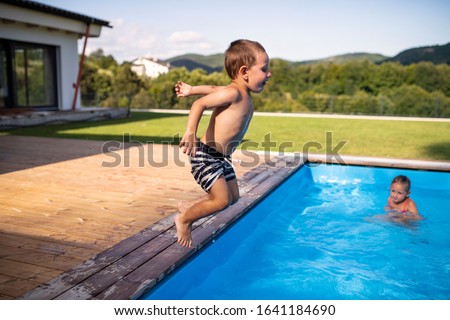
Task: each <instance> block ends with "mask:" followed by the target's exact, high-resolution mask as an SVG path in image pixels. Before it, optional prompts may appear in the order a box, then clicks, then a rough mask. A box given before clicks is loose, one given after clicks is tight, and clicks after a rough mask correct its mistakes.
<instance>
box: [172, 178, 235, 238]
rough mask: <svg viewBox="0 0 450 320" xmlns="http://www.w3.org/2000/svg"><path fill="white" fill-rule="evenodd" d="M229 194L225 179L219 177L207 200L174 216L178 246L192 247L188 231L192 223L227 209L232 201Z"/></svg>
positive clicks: (189, 231)
mask: <svg viewBox="0 0 450 320" xmlns="http://www.w3.org/2000/svg"><path fill="white" fill-rule="evenodd" d="M236 186H237V183H236ZM231 192H232V191H231V190H230V189H229V186H228V183H227V181H226V180H225V178H224V177H223V176H220V177H219V179H217V181H216V182H215V183H214V184H213V186H212V187H211V189H210V190H209V197H208V198H205V199H204V200H202V201H199V202H197V203H194V205H192V207H190V208H189V209H187V210H186V211H185V212H184V213H179V214H178V215H176V216H175V226H176V228H177V235H178V242H179V243H180V245H182V246H184V247H190V246H192V238H191V230H190V228H191V225H192V223H193V222H194V221H196V220H198V219H200V218H203V217H206V216H209V215H210V214H213V213H214V212H217V211H220V210H223V209H225V208H226V207H228V206H229V205H230V202H231V201H232V200H233V198H232V196H233V194H232V193H231ZM233 192H234V191H233Z"/></svg>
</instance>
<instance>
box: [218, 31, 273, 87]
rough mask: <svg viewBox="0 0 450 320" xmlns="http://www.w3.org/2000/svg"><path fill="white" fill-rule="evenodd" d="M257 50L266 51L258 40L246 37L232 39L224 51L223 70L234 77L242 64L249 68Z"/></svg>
mask: <svg viewBox="0 0 450 320" xmlns="http://www.w3.org/2000/svg"><path fill="white" fill-rule="evenodd" d="M258 52H261V53H265V52H266V50H265V49H264V47H263V46H262V45H261V44H260V43H259V42H256V41H251V40H246V39H240V40H236V41H233V42H232V43H231V44H230V46H229V47H228V49H227V50H226V51H225V70H227V73H228V75H229V76H230V78H231V79H236V77H237V75H238V72H239V69H240V68H241V67H242V66H247V67H248V68H251V67H252V66H253V65H254V64H255V63H256V54H257V53H258Z"/></svg>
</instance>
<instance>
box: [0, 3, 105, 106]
mask: <svg viewBox="0 0 450 320" xmlns="http://www.w3.org/2000/svg"><path fill="white" fill-rule="evenodd" d="M88 26H89V28H88ZM103 27H111V26H110V25H109V22H108V21H104V20H100V19H97V18H93V17H89V16H85V15H83V14H79V13H76V12H71V11H67V10H64V9H60V8H56V7H53V6H49V5H46V4H42V3H39V2H36V1H25V0H21V1H18V0H0V113H2V112H8V111H14V110H17V111H20V110H24V109H29V110H34V111H40V110H46V111H49V110H54V111H60V110H71V108H72V103H73V101H74V99H73V98H74V94H75V89H74V86H75V84H76V83H77V78H78V70H79V56H78V40H79V39H82V38H83V37H86V36H87V37H99V36H100V32H101V29H102V28H103ZM87 31H89V33H87ZM78 95H79V91H78ZM75 108H76V109H78V108H80V99H79V96H78V99H77V101H76V105H75Z"/></svg>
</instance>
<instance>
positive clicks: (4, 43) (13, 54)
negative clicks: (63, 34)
mask: <svg viewBox="0 0 450 320" xmlns="http://www.w3.org/2000/svg"><path fill="white" fill-rule="evenodd" d="M0 60H1V66H2V67H1V68H2V70H0V85H1V88H2V91H5V92H4V93H3V92H1V91H0V107H1V106H3V107H12V108H14V107H33V108H46V109H56V108H57V92H58V90H57V82H56V48H55V47H52V46H45V45H39V44H31V43H22V42H16V41H8V40H0ZM3 88H5V89H4V90H3ZM2 103H3V105H2Z"/></svg>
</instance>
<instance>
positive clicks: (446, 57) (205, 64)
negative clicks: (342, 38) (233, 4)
mask: <svg viewBox="0 0 450 320" xmlns="http://www.w3.org/2000/svg"><path fill="white" fill-rule="evenodd" d="M361 60H368V61H371V62H373V63H383V62H389V61H397V62H399V63H401V64H403V65H408V64H412V63H417V62H421V61H430V62H432V63H434V64H440V63H446V64H449V65H450V43H447V44H446V45H442V46H439V45H437V46H428V47H419V48H411V49H408V50H405V51H402V52H400V53H399V54H398V55H396V56H395V57H386V56H384V55H382V54H378V53H366V52H355V53H347V54H341V55H336V56H331V57H328V58H324V59H317V60H307V61H299V62H292V61H287V62H289V63H291V64H319V63H336V64H341V63H346V62H349V61H361ZM165 62H169V63H170V65H171V66H173V67H186V68H187V69H188V70H189V71H192V70H194V69H196V68H202V69H204V70H205V71H206V72H208V73H212V72H215V71H217V72H220V71H222V69H223V54H222V53H217V54H213V55H209V56H203V55H200V54H192V53H191V54H185V55H181V56H177V57H173V58H170V59H168V60H165Z"/></svg>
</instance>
